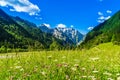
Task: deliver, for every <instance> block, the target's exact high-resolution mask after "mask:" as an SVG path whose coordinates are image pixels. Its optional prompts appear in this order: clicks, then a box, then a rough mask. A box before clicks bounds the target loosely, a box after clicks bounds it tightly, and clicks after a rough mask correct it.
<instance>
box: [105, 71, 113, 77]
mask: <svg viewBox="0 0 120 80" xmlns="http://www.w3.org/2000/svg"><path fill="white" fill-rule="evenodd" d="M103 74H104V75H107V76H111V75H112V74H111V73H108V72H104V73H103Z"/></svg>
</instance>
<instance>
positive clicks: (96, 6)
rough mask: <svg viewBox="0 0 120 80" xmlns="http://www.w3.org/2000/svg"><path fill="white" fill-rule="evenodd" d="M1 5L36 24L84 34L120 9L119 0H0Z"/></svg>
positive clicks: (15, 14) (4, 8)
mask: <svg viewBox="0 0 120 80" xmlns="http://www.w3.org/2000/svg"><path fill="white" fill-rule="evenodd" d="M0 8H2V9H3V10H4V11H5V12H7V13H8V14H9V15H13V16H19V17H21V18H23V19H26V20H29V21H31V22H33V23H35V24H37V25H40V24H42V23H46V25H48V26H49V27H52V28H54V27H57V26H60V25H61V24H62V25H61V26H63V27H74V28H75V29H78V30H79V31H80V32H82V33H84V34H85V33H87V32H88V31H89V30H91V29H92V28H93V27H94V26H96V25H98V24H100V23H102V22H104V21H105V20H107V19H109V18H110V17H111V16H112V15H113V14H115V13H116V12H117V11H118V10H120V0H114V1H113V0H11V1H10V0H0Z"/></svg>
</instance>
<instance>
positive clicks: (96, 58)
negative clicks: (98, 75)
mask: <svg viewBox="0 0 120 80" xmlns="http://www.w3.org/2000/svg"><path fill="white" fill-rule="evenodd" d="M90 60H92V61H97V60H99V57H94V58H90Z"/></svg>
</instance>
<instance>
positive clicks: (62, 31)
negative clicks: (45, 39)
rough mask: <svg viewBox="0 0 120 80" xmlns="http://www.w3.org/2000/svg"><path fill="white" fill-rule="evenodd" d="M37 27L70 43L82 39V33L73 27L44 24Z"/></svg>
mask: <svg viewBox="0 0 120 80" xmlns="http://www.w3.org/2000/svg"><path fill="white" fill-rule="evenodd" d="M39 28H40V29H41V30H42V31H43V32H46V33H50V34H52V35H53V36H55V37H56V38H58V39H60V40H64V41H67V42H68V43H71V44H77V43H79V42H80V41H81V40H82V39H83V34H81V33H80V32H79V31H77V30H76V29H73V28H65V27H57V28H48V27H47V26H45V25H44V24H42V25H40V26H39Z"/></svg>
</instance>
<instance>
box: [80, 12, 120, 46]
mask: <svg viewBox="0 0 120 80" xmlns="http://www.w3.org/2000/svg"><path fill="white" fill-rule="evenodd" d="M111 41H112V42H113V43H114V44H119V43H120V11H118V12H117V13H116V14H115V15H113V16H112V17H111V18H110V19H109V20H107V21H105V22H104V23H101V24H99V25H98V26H96V27H95V28H94V29H93V30H92V31H90V32H89V33H88V34H87V35H86V38H85V40H84V41H83V43H82V44H81V45H80V47H82V48H83V47H86V48H90V47H93V46H95V45H98V44H101V43H106V42H111Z"/></svg>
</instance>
